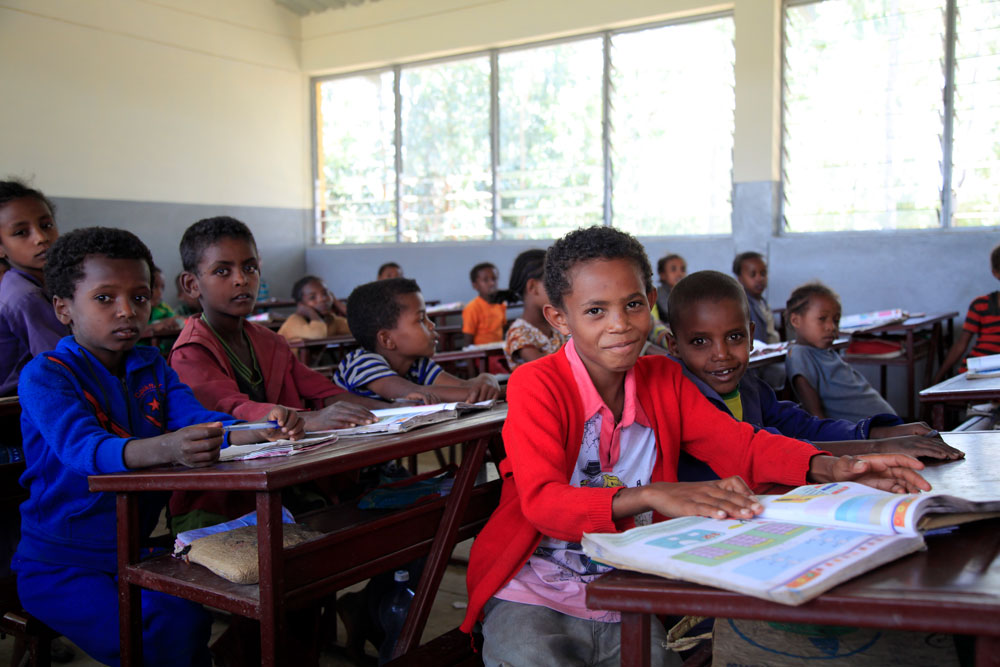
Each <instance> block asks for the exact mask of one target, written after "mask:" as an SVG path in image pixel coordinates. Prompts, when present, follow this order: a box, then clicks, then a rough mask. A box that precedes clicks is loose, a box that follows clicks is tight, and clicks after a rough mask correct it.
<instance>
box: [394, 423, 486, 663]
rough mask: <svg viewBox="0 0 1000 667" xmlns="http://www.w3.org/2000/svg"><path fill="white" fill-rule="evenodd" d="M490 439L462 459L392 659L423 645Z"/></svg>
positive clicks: (471, 449)
mask: <svg viewBox="0 0 1000 667" xmlns="http://www.w3.org/2000/svg"><path fill="white" fill-rule="evenodd" d="M488 442H489V440H488V438H480V439H479V440H477V441H476V443H475V444H474V445H473V446H472V447H469V448H468V449H467V450H466V451H465V453H464V456H463V458H462V466H461V467H460V468H459V469H458V475H457V476H456V477H455V483H454V485H453V486H452V488H451V493H449V494H448V502H447V503H446V504H445V508H444V515H443V516H442V517H441V527H440V529H439V530H438V532H437V534H435V535H434V541H433V543H432V544H431V550H430V554H428V556H427V564H426V565H425V566H424V573H423V575H422V576H421V577H420V583H419V584H418V585H417V590H416V592H415V594H414V596H413V601H412V602H411V603H410V610H409V612H408V613H407V614H406V622H405V623H404V624H403V629H402V630H401V631H400V633H399V639H398V640H397V641H396V648H395V650H394V651H393V654H392V657H393V658H398V657H399V656H401V655H404V654H406V653H408V652H409V651H411V650H413V649H414V648H416V647H417V646H418V645H419V644H420V636H421V635H422V634H423V632H424V626H425V625H427V617H428V616H430V613H431V605H432V604H434V596H435V595H436V594H437V590H438V587H439V586H440V585H441V577H443V576H444V571H445V568H446V567H447V566H448V558H449V557H450V556H451V552H452V549H454V548H455V537H456V535H457V533H458V526H459V524H461V522H462V515H463V514H464V513H465V508H466V506H467V505H468V503H469V496H470V495H471V494H472V487H473V486H474V485H475V482H476V475H477V474H478V472H479V467H480V466H481V465H482V464H483V455H484V454H485V453H486V446H487V444H488Z"/></svg>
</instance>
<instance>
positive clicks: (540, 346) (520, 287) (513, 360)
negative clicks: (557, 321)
mask: <svg viewBox="0 0 1000 667" xmlns="http://www.w3.org/2000/svg"><path fill="white" fill-rule="evenodd" d="M544 265H545V251H544V250H525V251H524V252H522V253H521V254H520V255H518V256H517V259H515V260H514V267H513V268H512V269H511V270H510V289H509V291H510V292H511V295H510V299H509V300H511V301H524V312H523V313H522V314H521V317H519V318H517V319H516V320H514V323H513V324H511V325H510V328H509V329H507V337H506V338H505V339H504V344H503V352H504V355H505V356H506V357H507V363H508V364H509V365H510V369H511V370H514V368H516V367H517V366H518V365H520V364H523V363H526V362H528V361H532V360H534V359H538V358H540V357H544V356H545V355H547V354H552V353H553V352H555V351H556V350H558V349H559V347H560V346H561V345H562V344H563V339H562V336H560V335H559V333H558V332H557V331H556V330H555V329H553V328H552V325H550V324H549V323H548V321H546V319H545V316H544V315H543V314H542V309H543V308H544V307H545V305H546V304H547V303H548V302H549V297H548V295H547V294H546V293H545V284H544V283H543V282H542V269H543V268H544Z"/></svg>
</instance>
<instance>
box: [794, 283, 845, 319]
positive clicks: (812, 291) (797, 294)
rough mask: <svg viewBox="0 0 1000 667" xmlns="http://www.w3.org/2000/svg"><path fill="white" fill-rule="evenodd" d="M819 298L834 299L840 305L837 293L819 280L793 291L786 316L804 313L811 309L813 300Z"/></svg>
mask: <svg viewBox="0 0 1000 667" xmlns="http://www.w3.org/2000/svg"><path fill="white" fill-rule="evenodd" d="M817 296H823V297H826V298H828V299H833V300H834V301H836V302H837V303H838V304H839V303H840V297H839V296H837V293H836V292H834V291H833V290H832V289H830V288H829V287H827V286H826V285H824V284H823V283H821V282H819V281H818V280H817V281H815V282H811V283H806V284H805V285H799V286H798V287H796V288H795V289H794V290H792V293H791V295H790V296H789V297H788V301H786V302H785V315H786V316H791V315H795V314H801V313H804V312H805V311H806V310H807V309H808V308H809V304H810V302H811V301H812V300H813V298H815V297H817Z"/></svg>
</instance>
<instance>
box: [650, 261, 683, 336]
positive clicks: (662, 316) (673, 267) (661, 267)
mask: <svg viewBox="0 0 1000 667" xmlns="http://www.w3.org/2000/svg"><path fill="white" fill-rule="evenodd" d="M687 270H688V269H687V262H685V261H684V258H683V257H681V256H680V255H677V254H670V255H664V256H663V257H661V258H660V259H659V261H658V262H656V273H657V274H659V277H660V286H659V287H658V288H657V297H656V311H657V312H655V313H653V317H654V318H656V319H657V320H659V321H661V322H666V321H667V297H669V296H670V290H671V289H673V286H674V285H676V284H677V283H679V282H680V280H681V278H683V277H684V276H686V275H687Z"/></svg>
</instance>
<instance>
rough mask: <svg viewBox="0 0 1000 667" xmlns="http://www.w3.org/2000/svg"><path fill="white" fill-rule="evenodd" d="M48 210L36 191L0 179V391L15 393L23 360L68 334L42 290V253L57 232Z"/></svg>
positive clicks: (51, 210)
mask: <svg viewBox="0 0 1000 667" xmlns="http://www.w3.org/2000/svg"><path fill="white" fill-rule="evenodd" d="M53 211H54V208H53V206H52V203H51V202H50V201H49V200H48V199H47V198H46V197H45V195H43V194H42V193H41V192H39V191H38V190H34V189H32V188H29V187H28V186H26V185H25V184H24V183H21V182H20V181H0V257H3V258H4V259H6V260H7V261H8V262H9V263H10V271H8V272H7V274H6V275H5V276H4V279H3V282H2V283H0V396H10V395H13V394H16V393H17V380H18V377H19V375H20V373H21V369H22V368H24V366H25V364H27V363H28V362H29V361H31V358H32V357H34V356H36V355H38V354H41V353H42V352H48V351H49V350H53V349H55V347H56V343H58V342H59V339H60V338H62V337H63V336H68V335H69V329H67V328H66V326H65V325H64V324H62V323H61V322H60V321H59V320H58V319H57V318H56V315H55V311H53V310H52V302H51V300H50V299H49V297H48V296H47V295H46V294H45V278H44V276H43V271H44V269H45V257H46V253H47V252H48V249H49V246H51V245H52V243H53V242H55V240H56V238H58V237H59V230H58V229H56V221H55V217H54V215H53Z"/></svg>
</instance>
